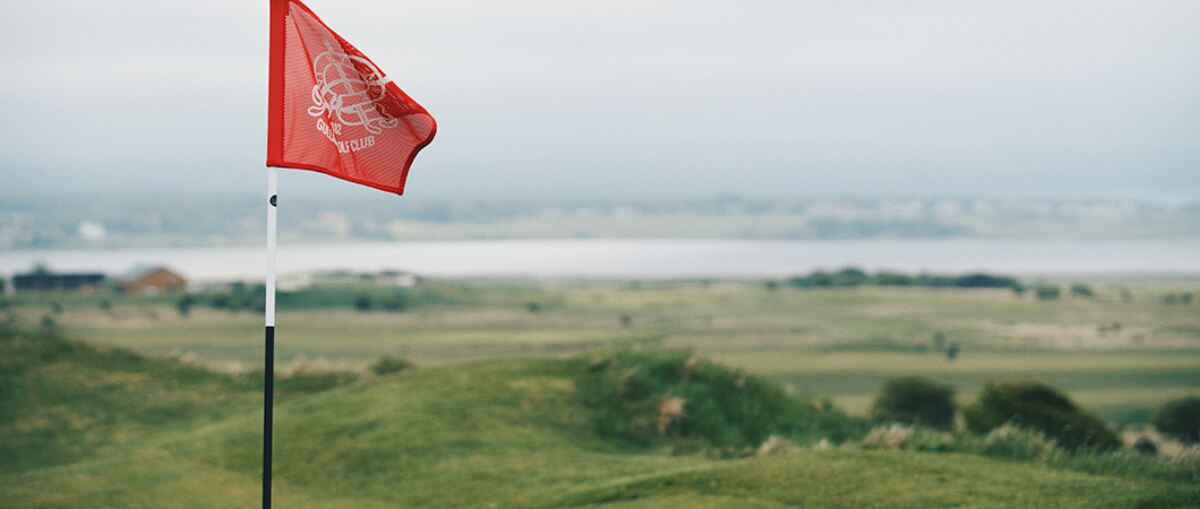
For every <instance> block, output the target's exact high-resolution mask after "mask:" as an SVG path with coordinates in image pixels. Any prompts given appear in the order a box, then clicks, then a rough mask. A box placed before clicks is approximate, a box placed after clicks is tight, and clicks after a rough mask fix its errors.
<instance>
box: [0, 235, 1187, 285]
mask: <svg viewBox="0 0 1200 509" xmlns="http://www.w3.org/2000/svg"><path fill="white" fill-rule="evenodd" d="M278 260H279V270H280V272H281V273H289V272H306V271H325V270H342V269H348V270H355V271H379V270H388V269H391V270H402V271H410V272H414V273H417V274H420V275H424V276H430V277H451V278H468V277H498V278H505V277H519V278H598V279H610V278H611V279H626V278H631V279H669V278H763V277H784V276H788V275H794V274H799V273H804V272H808V271H811V270H813V269H818V268H820V269H836V268H840V267H844V266H847V265H854V266H858V267H861V268H864V269H867V270H880V269H889V270H897V271H904V272H922V271H928V272H938V273H961V272H968V271H989V272H1000V273H1007V274H1013V275H1020V276H1038V275H1045V276H1055V275H1064V276H1065V275H1163V274H1186V275H1200V237H1197V238H1182V239H1153V240H1116V241H1077V242H1076V241H1042V240H1011V239H964V238H958V239H930V240H901V239H873V240H835V241H825V240H802V241H763V240H653V239H562V240H461V241H436V242H372V243H367V242H349V243H341V244H295V245H289V244H282V245H280V247H279V258H278ZM35 263H45V264H46V265H48V266H49V267H50V268H51V269H52V270H94V271H101V272H106V273H109V274H114V273H118V274H119V273H121V272H125V271H127V270H129V268H130V267H132V266H134V265H145V264H163V265H167V266H169V267H172V268H174V269H176V270H178V271H180V272H182V273H183V274H185V275H186V276H188V277H191V278H194V279H202V280H203V279H208V280H215V279H228V278H259V277H262V274H263V267H264V265H265V253H264V248H262V247H211V248H154V249H103V250H100V249H97V250H10V251H5V252H0V272H2V273H3V274H5V275H12V274H13V273H14V272H16V271H24V270H27V269H28V268H29V267H31V266H32V265H33V264H35Z"/></svg>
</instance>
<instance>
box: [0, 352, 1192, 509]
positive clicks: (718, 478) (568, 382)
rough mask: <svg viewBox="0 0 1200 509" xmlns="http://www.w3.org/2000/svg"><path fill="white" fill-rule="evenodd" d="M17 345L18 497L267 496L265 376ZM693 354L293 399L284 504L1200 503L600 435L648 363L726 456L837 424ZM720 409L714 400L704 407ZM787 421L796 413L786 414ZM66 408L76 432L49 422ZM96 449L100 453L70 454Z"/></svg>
mask: <svg viewBox="0 0 1200 509" xmlns="http://www.w3.org/2000/svg"><path fill="white" fill-rule="evenodd" d="M3 341H4V343H3V347H2V348H4V351H3V352H0V353H3V354H4V355H2V356H0V359H3V362H4V364H2V365H0V367H2V368H3V370H2V372H0V376H3V377H4V378H3V385H0V388H3V390H4V393H3V396H2V397H3V398H4V399H3V400H2V401H3V407H0V408H3V409H4V410H5V414H4V415H5V417H4V421H3V423H2V424H0V433H3V435H0V437H2V443H3V446H4V447H6V448H7V449H6V450H5V454H4V455H3V456H0V458H13V457H16V458H20V460H19V461H18V462H17V463H9V464H7V465H6V468H5V469H4V470H0V500H3V501H4V502H3V504H0V505H4V506H5V507H14V508H42V507H47V508H48V507H113V508H125V507H132V508H143V507H144V508H155V509H164V508H165V509H171V508H224V507H243V506H245V507H254V506H255V504H257V500H258V497H259V493H258V482H259V479H258V472H259V468H260V467H259V447H260V443H261V442H260V439H261V430H260V426H261V420H260V419H261V413H260V411H259V408H258V405H259V404H260V403H261V401H260V399H259V394H258V393H257V386H255V385H254V383H253V381H252V380H249V379H246V378H243V377H234V376H226V375H221V374H216V373H209V372H205V371H203V370H199V369H196V368H192V367H188V366H185V365H182V364H179V363H177V362H174V361H166V360H147V359H142V358H139V357H136V356H133V355H130V354H127V353H124V352H120V351H103V350H96V349H92V348H89V347H87V346H83V345H78V344H74V343H70V342H65V341H62V340H60V339H57V338H54V339H50V338H46V337H32V336H31V337H26V336H20V337H10V338H7V339H4V340H3ZM681 360H682V361H683V362H684V367H685V368H686V367H687V362H686V361H687V359H686V358H683V359H680V357H679V356H677V355H675V354H616V361H617V362H618V364H613V365H609V366H607V367H604V368H603V369H601V368H599V367H597V366H594V365H593V364H591V363H590V362H589V360H569V361H562V360H533V361H530V360H522V361H501V362H488V363H477V364H469V365H460V366H449V367H442V368H429V369H411V370H404V371H401V372H399V373H394V374H389V375H387V376H380V377H374V378H367V379H361V380H358V381H356V382H353V383H348V384H346V385H341V386H338V387H334V388H331V389H328V390H323V391H320V392H294V391H293V392H285V393H282V394H281V395H280V397H279V398H278V399H277V404H278V406H277V409H276V428H275V429H276V434H275V464H276V470H275V480H276V485H275V486H276V488H275V500H276V503H277V505H279V506H280V507H302V508H321V509H326V508H327V509H335V508H338V509H342V508H356V509H358V508H368V509H370V508H405V507H497V508H559V507H606V508H618V507H639V508H669V507H752V508H753V507H762V508H776V507H794V506H805V507H862V506H881V507H882V506H886V507H899V508H903V507H930V506H971V507H984V506H986V507H1031V508H1037V507H1064V506H1076V507H1082V506H1087V507H1188V506H1195V505H1197V504H1198V503H1200V489H1198V488H1197V487H1196V486H1195V484H1194V483H1173V482H1170V481H1166V480H1160V479H1153V478H1148V477H1140V476H1129V477H1118V476H1112V475H1104V476H1097V475H1089V474H1086V473H1080V472H1075V471H1069V470H1064V469H1054V468H1047V467H1045V466H1037V465H1026V464H1020V463H1014V462H1010V461H996V460H991V459H987V458H983V457H979V456H968V455H962V454H928V453H920V452H913V451H899V452H882V451H863V450H857V449H853V448H835V449H831V450H819V451H814V450H799V451H795V452H792V453H788V454H785V455H782V456H771V457H763V458H745V459H737V460H727V459H725V460H718V459H711V458H708V457H706V456H704V455H697V454H692V455H680V456H672V455H666V454H661V453H660V452H658V451H654V450H649V451H648V450H645V449H643V448H631V447H629V443H630V442H629V440H628V439H626V438H616V439H614V438H613V437H611V436H607V435H605V434H604V433H598V429H597V421H596V418H597V417H596V412H597V411H598V409H602V408H603V405H601V406H600V407H597V406H596V405H594V404H588V403H587V401H589V400H590V399H592V398H594V397H595V395H596V394H604V393H605V392H603V391H607V390H615V388H616V387H618V386H616V385H612V384H613V382H614V381H617V380H621V379H623V377H618V376H616V373H620V372H627V370H629V369H631V368H633V367H638V369H637V370H636V372H637V373H638V374H637V375H634V378H636V379H637V383H638V384H650V383H654V384H658V385H653V386H651V387H650V389H653V390H645V391H644V392H642V393H641V394H646V395H647V396H645V397H643V398H624V399H620V401H621V402H624V403H621V404H629V405H634V406H636V407H637V408H642V407H640V406H637V405H640V404H643V403H644V402H646V401H650V402H657V401H660V400H661V396H662V395H663V394H672V395H674V396H673V397H680V398H684V399H687V400H688V401H690V402H692V403H693V405H692V406H690V407H689V406H688V405H687V404H685V405H684V406H683V409H684V415H691V416H696V417H695V419H696V421H695V422H694V423H693V424H692V425H691V427H690V428H687V429H690V430H691V431H690V433H691V434H690V435H688V436H690V437H703V440H706V441H709V442H711V443H714V444H716V443H739V442H738V441H742V442H743V443H754V442H755V441H756V438H757V437H759V436H763V435H765V434H768V433H777V432H778V433H783V432H790V433H793V434H794V436H805V435H804V434H805V433H810V434H811V433H812V431H811V430H812V429H814V426H815V427H816V429H818V430H819V429H820V427H821V426H823V425H821V424H816V425H814V424H813V423H814V422H817V423H820V422H822V421H821V419H822V418H823V417H820V416H821V415H823V414H825V413H829V412H828V411H826V412H818V411H817V410H816V409H813V408H810V407H806V406H805V404H804V403H803V402H802V401H801V400H798V399H795V398H791V397H789V396H788V395H787V394H786V393H784V392H782V391H780V390H779V389H778V388H772V387H771V386H770V385H768V384H762V382H757V381H754V380H753V379H751V378H747V379H745V381H744V382H743V381H741V377H740V375H738V374H737V372H736V371H731V370H727V369H725V368H721V367H720V366H715V365H713V366H708V367H704V364H706V363H701V365H699V366H695V369H694V371H693V372H692V374H690V375H688V377H686V378H679V374H680V373H679V372H678V371H677V368H678V367H679V364H678V363H679V361H681ZM618 366H624V367H623V368H619V367H618ZM589 367H591V370H590V371H589ZM688 369H691V368H688ZM60 378H61V379H60ZM593 384H594V386H593ZM758 384H762V385H761V386H760V385H758ZM643 388H645V387H643ZM593 391H600V392H593ZM706 398H709V399H711V402H710V403H704V404H700V403H702V402H704V401H705V399H706ZM739 405H740V406H739ZM725 406H728V408H724V407H725ZM647 408H648V407H647ZM806 408H807V409H806ZM10 409H13V410H14V412H10ZM654 410H655V411H657V410H658V409H657V408H655V409H654ZM774 410H779V411H782V412H785V413H784V415H786V416H787V419H782V418H772V417H771V415H769V412H771V411H774ZM687 412H691V413H687ZM638 415H639V416H640V415H641V414H638ZM60 416H67V417H68V418H67V419H66V420H67V421H69V422H70V423H71V425H70V426H67V427H42V428H38V427H37V426H38V424H37V423H43V422H49V421H52V420H54V418H56V417H60ZM739 416H741V417H745V418H761V419H763V422H766V423H767V424H766V425H760V424H755V425H753V426H750V427H744V428H743V427H741V426H740V425H738V424H737V423H735V422H733V419H735V418H738V417H739ZM612 418H613V419H614V421H616V422H632V421H636V420H638V419H641V417H633V418H627V419H620V418H618V417H617V416H616V415H615V414H614V415H613V417H612ZM655 419H657V414H655ZM721 423H724V424H721ZM796 423H799V424H796ZM655 424H657V422H656V423H655ZM718 424H720V425H719V426H718ZM33 429H40V430H41V431H39V432H37V433H41V434H42V435H44V436H45V437H46V438H45V439H43V440H42V441H41V442H40V445H39V447H41V448H43V449H44V451H42V452H36V451H34V449H36V447H32V446H26V445H23V442H24V441H25V440H27V439H29V438H30V437H34V436H35V435H37V433H33V432H31V431H30V430H33ZM683 429H685V428H683V427H680V428H679V432H680V433H682V432H683V431H682V430H683ZM734 430H736V431H734ZM655 432H657V428H655ZM812 436H816V435H812ZM80 437H85V438H84V439H81V438H80ZM80 440H82V441H83V442H82V443H85V444H88V447H85V448H83V449H81V450H74V449H72V444H76V443H79V441H80ZM652 440H663V441H668V440H670V438H669V437H668V438H652ZM105 444H107V445H105ZM14 455H15V456H14ZM29 455H35V456H36V458H39V459H38V461H32V460H29V459H28V458H32V457H34V456H29Z"/></svg>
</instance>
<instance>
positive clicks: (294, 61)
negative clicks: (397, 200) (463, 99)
mask: <svg viewBox="0 0 1200 509" xmlns="http://www.w3.org/2000/svg"><path fill="white" fill-rule="evenodd" d="M269 87H270V94H269V101H268V107H267V110H268V116H269V118H268V120H267V166H274V167H280V168H297V169H303V170H314V171H319V172H323V173H327V174H329V175H332V176H334V177H337V178H340V179H345V180H349V181H351V182H355V183H358V184H363V185H367V186H371V187H374V188H376V189H382V190H384V191H390V192H393V193H396V194H403V193H404V181H405V179H406V178H407V177H408V169H409V167H410V166H412V162H413V159H414V158H415V157H416V156H417V152H419V151H420V150H421V149H422V148H424V147H425V146H426V145H428V144H429V142H430V141H432V140H433V136H434V134H435V133H436V132H437V123H436V122H435V121H434V119H433V116H431V115H430V114H429V112H427V111H425V108H423V107H421V105H420V104H417V102H416V101H414V100H413V99H412V98H411V97H409V96H408V94H405V93H404V91H403V90H400V87H398V86H396V84H395V83H393V82H392V81H391V79H390V78H388V77H387V76H386V75H385V74H384V73H383V71H381V70H380V69H379V67H378V66H376V65H375V63H374V62H372V61H371V59H369V58H367V57H366V55H363V54H362V52H361V51H359V50H358V49H357V48H355V47H354V46H353V45H351V44H350V43H349V42H346V40H345V39H343V38H342V37H341V36H339V35H338V34H336V33H334V31H333V30H331V29H330V28H329V27H328V26H326V25H325V23H323V22H322V21H321V20H320V19H319V18H317V16H316V15H315V14H313V12H312V10H310V9H309V8H308V7H307V6H305V5H304V4H302V3H300V2H298V1H296V0H271V58H270V80H269Z"/></svg>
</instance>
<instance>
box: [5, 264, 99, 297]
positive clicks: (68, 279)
mask: <svg viewBox="0 0 1200 509" xmlns="http://www.w3.org/2000/svg"><path fill="white" fill-rule="evenodd" d="M102 284H104V274H100V273H97V272H84V273H61V274H58V273H54V272H50V271H49V270H46V268H45V267H38V268H35V269H33V271H32V272H28V273H25V274H17V275H15V276H13V278H12V285H13V290H15V291H18V292H53V291H91V290H95V289H97V288H99V287H100V285H102Z"/></svg>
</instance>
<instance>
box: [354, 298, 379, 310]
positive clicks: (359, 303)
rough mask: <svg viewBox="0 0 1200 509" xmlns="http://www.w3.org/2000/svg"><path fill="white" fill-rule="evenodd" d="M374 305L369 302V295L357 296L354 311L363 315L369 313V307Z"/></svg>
mask: <svg viewBox="0 0 1200 509" xmlns="http://www.w3.org/2000/svg"><path fill="white" fill-rule="evenodd" d="M374 305H375V303H374V302H372V301H371V297H370V296H369V295H359V296H358V297H356V298H355V299H354V309H357V310H359V311H362V312H364V313H365V312H367V311H370V310H371V307H373V306H374Z"/></svg>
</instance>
